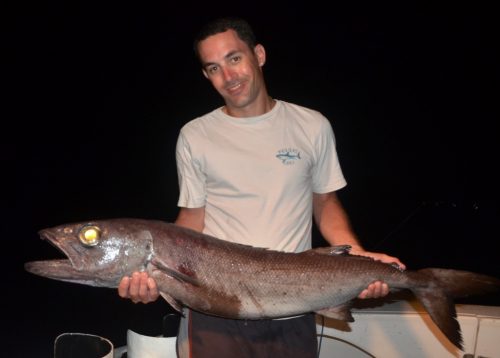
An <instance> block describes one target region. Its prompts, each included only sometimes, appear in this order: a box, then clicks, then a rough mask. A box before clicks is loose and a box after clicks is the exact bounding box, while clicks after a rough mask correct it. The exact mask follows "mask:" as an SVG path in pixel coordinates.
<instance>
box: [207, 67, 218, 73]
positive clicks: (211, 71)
mask: <svg viewBox="0 0 500 358" xmlns="http://www.w3.org/2000/svg"><path fill="white" fill-rule="evenodd" d="M218 69H219V67H217V66H210V67H209V68H208V72H209V73H215V72H217V70H218Z"/></svg>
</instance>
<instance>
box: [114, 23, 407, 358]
mask: <svg viewBox="0 0 500 358" xmlns="http://www.w3.org/2000/svg"><path fill="white" fill-rule="evenodd" d="M194 47H195V52H196V54H197V56H198V58H199V60H200V62H201V65H202V71H203V75H204V76H205V77H206V78H207V79H208V80H209V81H210V82H211V84H212V85H213V87H214V88H215V89H216V90H217V92H218V93H219V94H220V95H221V96H222V97H223V99H224V102H225V105H224V106H223V107H221V108H218V109H216V110H214V111H212V112H210V113H208V114H206V115H204V116H202V117H200V118H197V119H195V120H193V121H191V122H189V123H187V124H186V125H185V126H184V127H183V128H182V130H181V133H180V134H179V138H178V142H177V150H176V158H177V168H178V175H179V185H180V197H179V202H178V205H179V206H180V208H181V209H180V212H179V215H178V217H177V220H176V224H178V225H181V226H185V227H189V228H191V229H194V230H198V231H201V232H204V233H206V234H209V235H212V236H215V237H218V238H220V239H224V240H229V241H234V242H238V243H243V244H247V245H252V246H257V247H266V248H269V249H274V250H281V251H290V252H300V251H304V250H307V249H309V248H311V228H312V221H313V220H312V218H313V217H314V221H315V222H316V225H317V226H318V228H319V230H320V232H321V234H322V236H323V237H324V238H325V240H326V241H328V242H329V243H330V244H331V245H351V246H352V251H351V252H352V253H354V254H358V255H365V256H370V257H373V258H374V259H377V260H381V261H383V262H388V263H396V264H398V265H399V266H400V267H402V268H404V265H403V264H402V263H401V262H400V261H399V260H398V259H397V258H394V257H390V256H387V255H384V254H380V253H371V252H367V251H365V250H364V249H363V248H362V246H361V245H360V243H359V242H358V240H357V239H356V237H355V235H354V233H353V231H352V230H351V228H350V225H349V221H348V218H347V215H346V213H345V211H344V209H343V207H342V205H341V203H340V201H339V200H338V198H337V195H336V194H335V191H336V190H338V189H340V188H342V187H343V186H345V185H346V182H345V179H344V177H343V175H342V171H341V169H340V165H339V162H338V159H337V153H336V150H335V143H334V135H333V131H332V129H331V126H330V123H329V122H328V120H327V119H326V118H325V117H323V116H322V115H321V114H320V113H319V112H316V111H314V110H311V109H307V108H304V107H301V106H297V105H294V104H291V103H287V102H284V101H280V100H275V99H273V98H271V97H270V96H269V94H268V92H267V88H266V85H265V82H264V76H263V72H262V66H264V64H265V62H266V52H265V49H264V47H263V46H262V45H261V44H258V43H257V42H256V40H255V36H254V34H253V32H252V30H251V28H250V26H249V25H248V23H247V22H246V21H244V20H241V19H233V18H225V19H218V20H216V21H214V22H212V23H210V24H208V25H207V26H206V27H205V28H204V29H203V30H202V31H201V32H200V34H199V36H198V37H197V38H196V40H195V46H194ZM388 291H389V289H388V287H387V285H386V284H385V283H382V282H374V283H372V284H370V285H369V286H368V287H367V289H365V290H364V291H363V292H361V293H360V295H359V297H360V298H370V297H381V296H384V295H386V294H387V293H388ZM119 294H120V296H122V297H127V298H131V299H132V300H133V301H134V302H144V303H147V302H150V301H153V300H155V299H156V298H157V297H158V291H157V288H156V284H155V282H154V281H153V280H152V279H151V278H148V277H147V274H145V273H134V274H133V275H132V278H128V277H125V278H124V279H123V280H122V282H121V284H120V287H119ZM178 348H179V353H180V355H181V356H188V355H189V356H191V357H212V356H213V357H267V356H273V357H315V356H316V354H317V351H316V331H315V321H314V315H313V314H307V315H303V316H300V317H294V318H289V319H282V320H257V321H245V320H228V319H223V318H219V317H212V316H207V315H204V314H200V313H197V312H194V311H189V312H187V314H186V318H185V319H183V320H182V322H181V327H180V333H179V341H178Z"/></svg>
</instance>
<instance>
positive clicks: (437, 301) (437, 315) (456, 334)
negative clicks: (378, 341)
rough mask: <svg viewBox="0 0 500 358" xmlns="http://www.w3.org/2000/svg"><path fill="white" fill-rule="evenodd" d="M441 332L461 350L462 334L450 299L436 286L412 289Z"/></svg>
mask: <svg viewBox="0 0 500 358" xmlns="http://www.w3.org/2000/svg"><path fill="white" fill-rule="evenodd" d="M412 291H413V294H414V295H415V296H416V297H417V299H418V300H419V301H420V303H421V304H422V305H423V306H424V308H425V309H426V311H427V312H428V313H429V316H430V317H431V319H432V320H433V321H434V323H435V324H436V325H437V326H438V327H439V329H440V330H441V332H443V333H444V335H445V336H446V337H447V338H448V339H449V340H450V342H451V343H453V344H454V345H455V346H456V347H458V348H459V349H460V350H463V340H462V332H461V330H460V325H459V323H458V321H457V311H456V309H455V304H454V302H453V300H452V298H451V296H449V295H448V294H447V293H446V292H445V291H444V290H443V289H442V288H440V287H439V286H438V285H434V284H432V285H430V286H428V287H419V288H415V289H412Z"/></svg>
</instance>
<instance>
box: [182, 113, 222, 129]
mask: <svg viewBox="0 0 500 358" xmlns="http://www.w3.org/2000/svg"><path fill="white" fill-rule="evenodd" d="M219 111H220V108H216V109H214V110H213V111H211V112H208V113H205V114H203V115H201V116H199V117H196V118H193V119H191V120H189V121H188V122H186V123H185V124H184V125H183V126H182V129H181V131H189V130H192V129H195V130H196V129H199V128H200V127H203V126H206V125H210V123H211V122H213V121H214V120H216V119H217V118H218V112H219Z"/></svg>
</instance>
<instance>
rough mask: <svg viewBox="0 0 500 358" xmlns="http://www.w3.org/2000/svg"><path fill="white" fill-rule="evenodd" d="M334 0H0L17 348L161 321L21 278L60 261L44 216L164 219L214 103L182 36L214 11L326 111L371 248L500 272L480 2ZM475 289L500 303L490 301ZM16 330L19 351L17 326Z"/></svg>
mask: <svg viewBox="0 0 500 358" xmlns="http://www.w3.org/2000/svg"><path fill="white" fill-rule="evenodd" d="M330 5H331V6H332V7H333V8H332V9H326V8H322V7H321V6H316V5H313V4H308V5H307V6H306V5H304V4H302V5H295V6H292V5H290V4H288V5H286V6H278V5H275V6H271V5H269V4H266V5H265V6H264V5H262V6H259V5H258V4H252V5H251V6H250V4H246V5H245V6H244V5H238V6H236V7H234V6H235V5H233V7H227V6H223V4H220V3H217V4H203V5H199V4H198V5H194V4H193V5H191V4H188V3H185V4H182V5H179V6H178V7H176V8H175V9H173V8H172V7H171V4H170V3H168V2H148V3H147V4H141V5H138V4H133V5H132V4H123V3H118V2H116V3H109V2H106V4H105V5H103V4H102V3H99V4H98V3H95V4H94V3H92V2H81V3H80V2H71V3H70V4H67V3H66V2H62V1H59V2H58V1H46V2H41V3H36V4H28V3H25V4H16V5H12V6H11V8H8V11H6V12H5V14H6V19H5V21H4V23H5V26H4V33H5V35H6V36H5V38H6V42H5V48H6V49H7V51H6V53H7V54H6V55H5V58H4V61H6V66H4V68H5V71H4V72H5V73H4V78H5V80H4V81H3V82H4V86H5V88H6V90H7V91H6V92H7V93H6V94H4V100H5V106H4V108H6V109H7V111H6V112H5V113H6V114H5V117H4V130H3V140H2V148H1V149H2V162H3V164H2V167H3V168H4V175H3V178H4V183H5V184H4V188H5V189H6V192H5V195H4V198H5V199H4V200H3V202H4V203H5V204H6V205H5V215H4V218H5V219H4V220H5V222H4V225H3V228H2V233H3V235H2V236H3V238H4V242H5V243H6V244H7V245H4V258H5V259H6V260H4V264H6V266H5V267H6V270H4V272H7V286H8V287H10V288H12V289H11V290H12V291H13V292H12V295H11V297H10V299H9V300H8V302H7V303H6V305H5V306H4V307H5V308H6V314H5V317H6V322H7V323H6V324H5V326H6V328H7V330H8V331H9V332H10V334H13V336H12V337H13V338H12V339H11V340H10V341H11V342H12V344H11V347H9V348H12V352H14V351H15V350H18V353H19V352H24V353H23V354H21V353H20V355H19V356H20V357H21V356H22V357H26V356H29V353H27V352H38V353H39V355H38V356H50V354H51V345H52V343H53V340H54V339H55V335H56V334H58V333H63V332H70V331H85V332H88V333H96V334H100V335H103V336H106V337H108V338H110V339H112V340H114V341H115V344H116V345H117V346H119V345H122V344H124V340H125V339H126V337H125V332H126V329H127V328H136V329H137V330H140V331H142V332H144V333H155V332H156V330H157V329H158V327H159V325H160V322H159V321H157V320H158V317H161V315H162V314H163V313H164V312H166V311H168V310H169V307H168V305H167V304H166V303H164V302H157V303H155V304H152V305H147V306H143V305H132V304H131V303H130V302H126V301H123V300H120V299H119V298H118V296H117V294H116V292H115V291H113V290H108V289H95V288H88V287H81V286H78V285H71V284H64V283H58V282H51V281H49V280H44V279H41V278H37V277H32V276H30V275H29V274H27V273H25V272H24V271H23V266H22V265H23V263H24V262H26V261H29V260H33V259H43V258H49V257H57V256H58V254H57V253H55V252H54V249H53V248H52V247H48V246H49V245H47V244H46V243H44V242H41V241H40V240H39V239H38V235H37V231H38V230H39V229H42V228H45V227H49V226H53V225H57V224H62V223H64V222H68V221H79V220H90V219H96V218H109V217H144V218H151V219H163V220H166V221H172V220H174V218H175V215H176V213H177V208H176V202H177V194H178V191H177V174H176V170H175V157H174V148H175V141H176V138H177V134H178V131H179V129H180V128H181V126H182V125H183V124H184V123H186V122H187V121H189V120H190V119H192V118H194V117H196V116H199V115H202V114H204V113H206V112H207V111H209V110H212V109H213V108H215V107H216V106H219V105H221V103H222V102H221V99H220V98H219V97H218V95H217V94H216V93H215V92H214V91H213V90H212V89H211V87H210V85H209V83H208V82H207V81H206V80H205V79H204V78H203V76H202V75H201V72H200V69H199V66H198V64H197V62H196V60H195V58H194V55H193V53H192V49H191V41H192V38H193V36H194V34H195V32H196V30H197V29H198V28H199V27H200V26H201V25H202V24H203V23H205V22H206V21H207V20H209V19H211V18H213V17H215V16H217V15H239V16H243V17H245V18H247V19H248V20H249V21H250V22H251V23H252V24H253V25H254V28H255V31H256V33H257V35H258V38H259V40H260V41H261V42H262V43H263V45H264V46H265V48H266V50H267V56H268V59H267V63H266V65H265V67H264V70H265V74H266V79H267V84H268V87H269V91H270V93H271V95H272V96H273V97H275V98H278V99H282V100H286V101H290V102H294V103H297V104H301V105H304V106H308V107H311V108H314V109H317V110H319V111H321V112H322V113H323V114H324V115H325V116H327V117H328V118H329V119H330V120H331V122H332V125H333V128H334V131H335V134H336V139H337V146H338V152H339V156H340V160H341V164H342V166H343V169H344V174H345V175H346V178H347V180H348V183H349V185H348V186H347V187H346V188H345V189H343V190H342V191H341V192H340V196H341V199H342V200H343V202H344V205H345V207H346V209H347V210H348V212H349V214H350V217H351V220H352V223H353V226H354V228H355V230H356V232H357V233H358V235H359V236H360V239H361V240H362V241H363V242H364V243H365V245H366V246H367V248H369V249H373V250H379V251H386V252H388V253H391V254H394V255H397V256H398V257H400V258H401V260H403V261H404V262H406V263H407V264H408V266H409V267H410V268H420V267H427V266H441V267H444V266H446V267H453V268H460V269H468V270H474V271H478V272H483V273H488V274H493V275H496V276H500V266H499V264H498V258H497V255H496V254H495V251H494V250H492V248H493V247H495V245H496V242H497V241H498V238H499V235H498V229H497V226H498V223H499V218H500V214H499V203H498V199H499V195H498V194H499V190H498V183H499V180H498V179H499V176H498V174H497V173H496V172H497V171H498V168H497V166H498V153H499V151H498V149H499V135H498V134H499V132H498V130H497V124H496V122H497V121H498V118H499V116H498V109H497V105H498V79H499V70H498V63H499V61H498V60H499V58H498V44H497V42H498V41H497V34H498V25H497V23H495V22H494V18H493V16H492V15H493V11H492V9H489V8H481V7H480V6H479V5H475V6H474V7H472V6H471V5H460V6H459V5H456V4H455V5H448V4H446V5H445V4H444V3H440V5H435V4H434V5H430V4H429V5H425V4H423V3H421V2H419V4H406V5H401V4H399V5H391V6H389V5H369V6H366V5H361V4H359V5H352V6H350V7H348V6H344V5H342V6H340V5H336V4H330ZM4 16H5V15H4ZM7 123H8V124H9V126H7ZM315 240H316V241H315V243H316V244H321V239H319V238H318V237H316V239H315ZM11 290H9V291H11ZM476 302H478V303H481V304H483V303H484V304H495V305H497V304H500V301H499V300H498V298H497V297H492V298H491V297H490V298H489V299H488V300H486V299H485V300H483V301H476ZM16 305H17V306H16ZM19 305H20V306H19ZM15 307H24V308H23V309H19V308H15ZM21 331H22V332H23V334H22V336H23V341H25V342H26V341H28V342H30V343H29V347H26V346H24V345H23V347H21V345H22V344H21V343H19V342H18V340H16V339H14V337H17V336H18V332H21ZM23 350H24V351H23ZM9 356H10V357H13V356H16V353H12V354H10V355H9Z"/></svg>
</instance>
